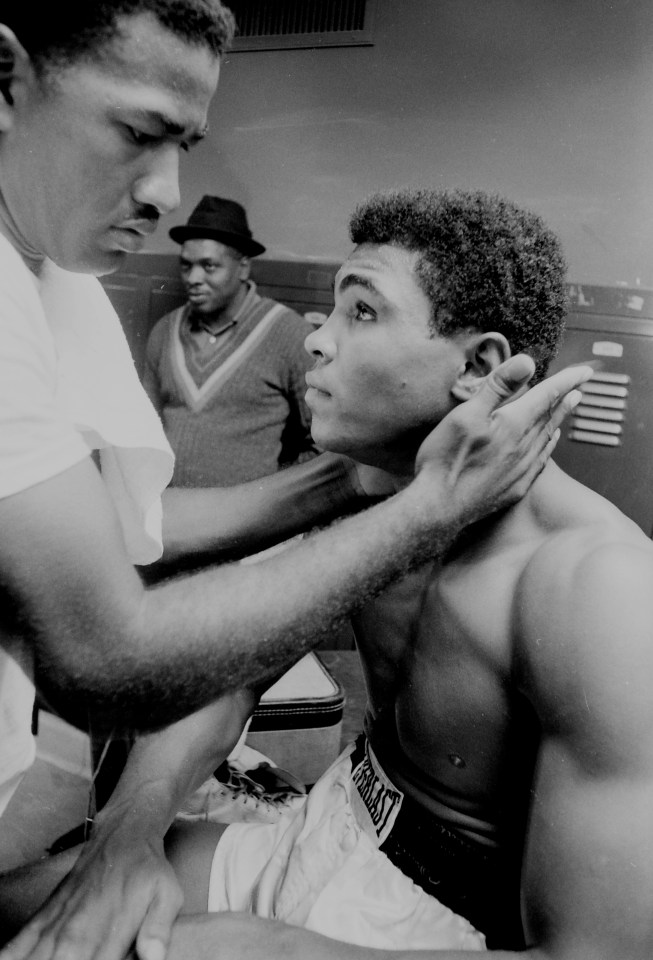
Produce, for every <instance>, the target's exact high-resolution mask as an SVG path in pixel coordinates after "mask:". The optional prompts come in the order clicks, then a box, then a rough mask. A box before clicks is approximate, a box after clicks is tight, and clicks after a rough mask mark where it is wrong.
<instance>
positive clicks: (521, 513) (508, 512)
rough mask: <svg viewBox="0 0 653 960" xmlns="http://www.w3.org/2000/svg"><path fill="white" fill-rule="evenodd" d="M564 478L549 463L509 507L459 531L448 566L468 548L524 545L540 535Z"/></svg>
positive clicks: (556, 468) (558, 469) (559, 471)
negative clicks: (522, 494)
mask: <svg viewBox="0 0 653 960" xmlns="http://www.w3.org/2000/svg"><path fill="white" fill-rule="evenodd" d="M560 477H564V474H563V473H562V471H561V470H560V468H559V467H558V466H556V464H555V463H553V461H549V463H548V464H547V465H546V467H545V468H544V470H543V471H542V473H541V474H540V475H539V477H537V479H536V480H535V481H534V482H533V484H532V486H531V488H530V489H529V490H528V491H527V493H526V494H525V495H524V496H523V497H522V499H521V500H518V501H517V503H513V504H512V505H511V506H509V507H504V508H503V509H502V510H497V511H496V512H495V513H491V514H490V515H489V516H487V517H483V518H482V519H481V520H477V521H476V522H475V523H471V524H469V526H467V527H465V528H464V529H463V530H461V531H460V533H459V534H458V536H457V537H456V539H455V541H454V542H453V544H452V545H451V547H450V548H449V550H448V551H447V554H446V556H445V557H444V558H443V559H444V562H445V563H446V562H447V561H448V560H453V559H455V558H456V557H459V556H460V555H461V554H463V553H464V552H465V551H466V550H467V549H468V548H469V547H473V548H477V547H478V546H479V545H480V544H483V543H487V542H489V541H490V539H491V540H492V542H493V543H495V542H497V539H498V540H500V541H501V542H502V543H510V542H513V541H514V542H524V541H525V540H527V539H528V538H529V537H530V536H532V535H537V534H539V533H541V531H542V530H543V529H545V528H546V527H547V526H548V524H549V518H548V513H550V512H551V511H550V509H548V505H549V502H550V499H551V490H552V489H553V490H555V486H556V484H557V483H558V482H559V478H560Z"/></svg>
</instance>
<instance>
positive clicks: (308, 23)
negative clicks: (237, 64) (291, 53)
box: [228, 0, 375, 52]
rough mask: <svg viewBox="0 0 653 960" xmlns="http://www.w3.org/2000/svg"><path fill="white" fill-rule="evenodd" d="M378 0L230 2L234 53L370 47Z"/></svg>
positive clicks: (255, 0)
mask: <svg viewBox="0 0 653 960" xmlns="http://www.w3.org/2000/svg"><path fill="white" fill-rule="evenodd" d="M374 2H375V0H313V2H311V3H307V2H306V0H241V2H239V0H231V3H228V6H229V7H230V9H231V10H232V12H233V14H234V16H235V18H236V23H237V24H238V32H237V34H236V39H235V40H234V42H233V45H232V48H231V49H232V51H234V52H238V51H241V50H285V49H289V48H292V47H342V46H367V45H370V44H371V43H372V39H371V27H372V15H373V7H374Z"/></svg>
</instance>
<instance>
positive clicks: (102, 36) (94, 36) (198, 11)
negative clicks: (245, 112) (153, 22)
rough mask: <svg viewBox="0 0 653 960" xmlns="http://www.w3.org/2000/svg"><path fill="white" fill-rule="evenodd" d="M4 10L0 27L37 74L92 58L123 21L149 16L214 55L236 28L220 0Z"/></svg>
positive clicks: (110, 0)
mask: <svg viewBox="0 0 653 960" xmlns="http://www.w3.org/2000/svg"><path fill="white" fill-rule="evenodd" d="M6 6H7V7H9V9H8V10H6V11H3V12H2V13H0V23H3V24H4V25H5V26H7V27H9V29H10V30H12V31H13V32H14V33H15V34H16V36H17V38H18V40H19V41H20V43H21V44H22V46H23V47H24V48H25V50H26V51H27V53H28V54H29V56H30V58H31V60H32V62H33V64H34V66H35V68H36V69H37V70H38V71H39V72H40V73H45V72H46V71H47V70H48V69H49V68H52V67H57V66H66V65H67V64H70V63H72V62H74V61H76V60H83V59H85V58H88V57H92V56H93V54H94V52H95V51H97V50H98V49H99V47H101V46H102V45H103V44H105V43H108V42H109V41H110V40H112V39H113V38H114V37H115V36H117V34H118V32H119V24H118V20H119V18H120V17H124V16H136V15H138V14H141V13H151V14H152V15H153V16H154V17H155V18H156V19H157V20H158V21H159V23H160V24H161V25H162V26H164V27H166V28H167V29H168V30H170V31H171V33H174V34H176V35H177V36H178V37H181V39H182V40H185V41H186V42H187V43H190V44H193V45H196V46H205V47H207V48H208V49H209V50H211V52H212V53H214V54H215V55H216V56H220V55H221V54H222V53H224V52H225V51H226V50H227V49H228V47H229V44H230V43H231V41H232V39H233V36H234V32H235V29H236V28H235V21H234V17H233V14H232V13H231V11H230V10H229V9H228V8H227V7H225V6H223V4H222V3H220V0H68V2H66V3H43V4H39V9H38V12H36V11H35V10H34V5H33V4H31V3H29V0H27V2H24V3H14V4H9V3H7V4H6Z"/></svg>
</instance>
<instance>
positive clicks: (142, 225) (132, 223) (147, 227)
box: [116, 220, 158, 237]
mask: <svg viewBox="0 0 653 960" xmlns="http://www.w3.org/2000/svg"><path fill="white" fill-rule="evenodd" d="M157 226H158V221H157V220H127V221H126V222H125V223H121V224H118V226H117V227H116V229H117V230H128V231H129V233H137V234H138V235H139V236H141V237H149V236H151V235H152V234H153V233H154V231H155V230H156V228H157Z"/></svg>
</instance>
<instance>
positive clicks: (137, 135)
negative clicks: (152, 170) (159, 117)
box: [125, 126, 161, 147]
mask: <svg viewBox="0 0 653 960" xmlns="http://www.w3.org/2000/svg"><path fill="white" fill-rule="evenodd" d="M125 129H126V130H127V133H128V134H129V137H130V139H131V140H133V142H134V143H135V144H137V146H139V147H147V146H151V145H152V144H153V143H159V141H160V140H161V137H160V136H158V135H157V134H153V133H144V132H143V131H142V130H137V129H136V127H130V126H126V127H125Z"/></svg>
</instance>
